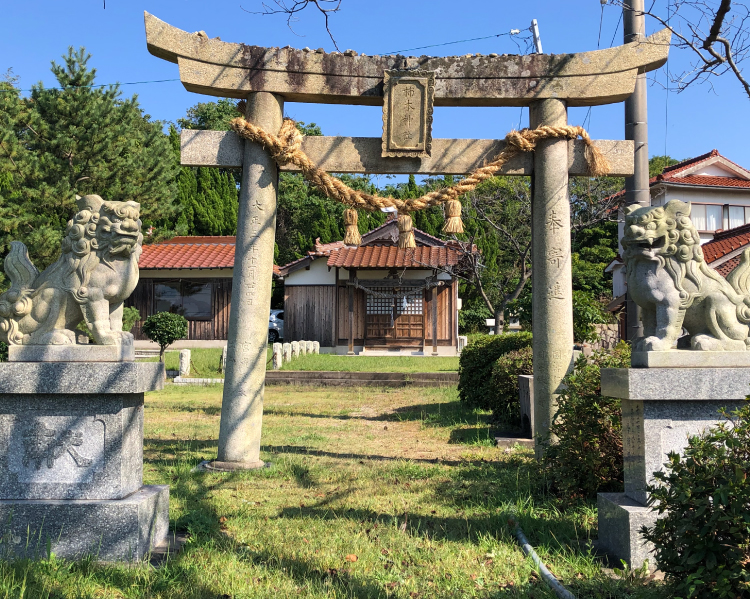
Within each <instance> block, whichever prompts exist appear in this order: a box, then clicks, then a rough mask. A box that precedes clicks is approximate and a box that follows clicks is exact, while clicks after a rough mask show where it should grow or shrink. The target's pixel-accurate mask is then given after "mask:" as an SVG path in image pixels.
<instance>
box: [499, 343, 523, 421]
mask: <svg viewBox="0 0 750 599" xmlns="http://www.w3.org/2000/svg"><path fill="white" fill-rule="evenodd" d="M532 356H533V352H532V350H531V347H522V348H521V349H515V350H513V351H509V352H508V353H506V354H503V355H502V356H500V357H499V358H498V359H497V361H496V362H495V365H494V366H493V367H492V385H493V387H494V389H495V398H494V405H493V406H492V415H493V417H494V419H495V420H498V421H501V422H505V423H508V424H514V425H517V424H519V421H520V416H521V414H520V406H519V394H518V391H519V389H518V375H519V374H533V368H532Z"/></svg>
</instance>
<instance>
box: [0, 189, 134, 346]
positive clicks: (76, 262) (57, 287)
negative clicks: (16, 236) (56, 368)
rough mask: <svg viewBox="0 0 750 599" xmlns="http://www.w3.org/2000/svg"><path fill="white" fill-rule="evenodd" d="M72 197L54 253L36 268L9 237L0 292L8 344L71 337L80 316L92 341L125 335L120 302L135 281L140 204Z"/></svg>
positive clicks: (117, 340)
mask: <svg viewBox="0 0 750 599" xmlns="http://www.w3.org/2000/svg"><path fill="white" fill-rule="evenodd" d="M76 204H77V205H78V210H79V211H78V213H77V214H76V215H75V216H74V217H73V218H72V219H71V220H70V221H68V226H67V228H66V230H65V237H64V238H63V240H62V255H61V256H60V258H59V259H58V260H57V262H55V263H54V264H52V265H51V266H50V267H49V268H47V269H46V270H45V271H44V272H42V273H40V272H39V271H38V270H37V269H36V267H35V266H34V265H33V264H32V263H31V260H29V254H28V251H27V250H26V246H25V245H24V244H23V243H21V242H20V241H14V242H13V243H11V248H10V252H9V253H8V256H7V257H6V258H5V272H6V274H7V275H8V278H9V279H10V281H11V287H10V289H9V290H8V291H6V292H5V293H3V294H2V295H0V337H2V338H3V340H5V341H7V343H8V344H11V345H66V344H74V343H75V342H76V331H75V329H76V326H78V324H79V323H80V322H81V321H85V322H86V324H87V325H88V327H89V330H90V331H91V333H92V335H93V337H94V341H95V342H96V343H97V344H100V345H118V344H124V343H132V341H133V336H132V335H131V334H130V333H127V332H123V330H122V309H123V302H124V301H125V300H126V299H127V298H128V297H129V296H130V294H131V293H133V290H134V289H135V286H136V285H137V284H138V258H139V257H140V255H141V243H142V242H143V235H142V234H141V221H140V219H139V215H140V204H138V203H136V202H105V201H104V200H102V198H100V197H99V196H97V195H87V196H84V197H82V198H78V199H77V200H76Z"/></svg>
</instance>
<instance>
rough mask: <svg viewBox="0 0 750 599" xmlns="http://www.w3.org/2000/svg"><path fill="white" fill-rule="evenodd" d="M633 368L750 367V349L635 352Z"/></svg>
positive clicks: (631, 360) (631, 361) (632, 362)
mask: <svg viewBox="0 0 750 599" xmlns="http://www.w3.org/2000/svg"><path fill="white" fill-rule="evenodd" d="M630 365H631V366H632V367H633V368H750V351H697V350H691V349H670V350H668V351H643V352H633V354H632V355H631V357H630Z"/></svg>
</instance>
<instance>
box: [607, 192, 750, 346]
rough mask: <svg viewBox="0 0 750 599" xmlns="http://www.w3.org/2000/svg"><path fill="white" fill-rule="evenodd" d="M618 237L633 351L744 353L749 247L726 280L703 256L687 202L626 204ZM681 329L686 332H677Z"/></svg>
mask: <svg viewBox="0 0 750 599" xmlns="http://www.w3.org/2000/svg"><path fill="white" fill-rule="evenodd" d="M624 212H625V234H624V236H623V239H622V246H623V248H624V253H623V260H624V262H625V265H626V272H627V280H628V291H629V292H630V294H631V297H632V298H633V301H635V303H636V304H638V305H639V306H640V307H641V310H642V312H641V319H642V321H643V332H644V336H643V337H641V338H640V339H638V340H636V342H635V344H634V347H633V350H634V351H664V350H669V349H672V348H673V347H674V346H675V344H677V341H678V339H679V344H678V347H679V348H680V349H688V348H692V349H695V350H708V351H744V350H746V349H747V347H748V345H750V341H749V340H748V333H749V332H750V331H749V329H748V324H750V289H749V285H748V283H750V250H745V252H744V253H743V254H742V258H741V260H740V264H739V266H737V268H735V269H734V271H732V273H731V274H730V275H729V276H728V277H727V278H726V280H725V279H724V278H723V277H722V276H721V275H720V274H719V273H717V272H716V271H715V270H713V269H712V268H710V267H709V266H708V265H707V264H706V262H705V260H704V259H703V251H702V250H701V245H700V236H699V235H698V231H697V229H696V228H695V227H694V226H693V223H692V222H691V220H690V204H688V203H685V202H681V201H679V200H671V201H670V202H668V203H667V204H666V205H664V206H646V207H641V206H639V205H638V204H635V205H632V206H627V207H626V208H625V209H624ZM683 329H685V330H686V331H687V333H688V334H687V335H686V336H683V337H681V335H683Z"/></svg>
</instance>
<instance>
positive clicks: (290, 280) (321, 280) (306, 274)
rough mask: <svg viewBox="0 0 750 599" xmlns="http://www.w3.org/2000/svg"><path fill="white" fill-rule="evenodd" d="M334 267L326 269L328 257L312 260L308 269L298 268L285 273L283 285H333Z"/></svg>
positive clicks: (334, 277) (334, 282)
mask: <svg viewBox="0 0 750 599" xmlns="http://www.w3.org/2000/svg"><path fill="white" fill-rule="evenodd" d="M335 284H336V269H335V268H332V269H331V270H328V258H325V257H322V258H318V259H316V260H313V262H312V264H310V269H309V270H307V269H306V268H300V269H299V270H295V271H294V272H292V273H290V274H289V275H287V277H286V279H285V280H284V285H286V286H287V287H288V286H291V285H335Z"/></svg>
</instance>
